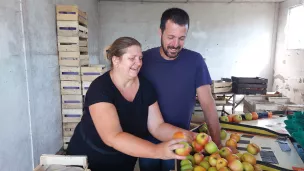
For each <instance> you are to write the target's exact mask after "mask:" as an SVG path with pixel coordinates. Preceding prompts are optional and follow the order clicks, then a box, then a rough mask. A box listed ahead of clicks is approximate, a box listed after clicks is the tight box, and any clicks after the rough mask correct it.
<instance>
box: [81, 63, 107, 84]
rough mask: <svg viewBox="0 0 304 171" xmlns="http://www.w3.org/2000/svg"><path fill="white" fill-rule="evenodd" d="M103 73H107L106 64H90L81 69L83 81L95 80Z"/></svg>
mask: <svg viewBox="0 0 304 171" xmlns="http://www.w3.org/2000/svg"><path fill="white" fill-rule="evenodd" d="M103 73H105V67H104V66H88V67H81V69H80V75H81V80H82V81H93V80H95V79H96V78H97V77H99V76H100V75H102V74H103Z"/></svg>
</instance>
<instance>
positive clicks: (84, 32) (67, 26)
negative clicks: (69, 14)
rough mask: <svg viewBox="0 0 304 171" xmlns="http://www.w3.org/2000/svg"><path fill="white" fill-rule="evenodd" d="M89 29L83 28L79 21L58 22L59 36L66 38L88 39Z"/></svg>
mask: <svg viewBox="0 0 304 171" xmlns="http://www.w3.org/2000/svg"><path fill="white" fill-rule="evenodd" d="M88 32H89V30H88V28H86V27H84V26H81V25H79V24H78V22H77V21H57V35H58V36H64V37H80V38H85V39H87V38H88Z"/></svg>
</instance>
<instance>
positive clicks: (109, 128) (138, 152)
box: [89, 102, 184, 159]
mask: <svg viewBox="0 0 304 171" xmlns="http://www.w3.org/2000/svg"><path fill="white" fill-rule="evenodd" d="M89 110H90V113H91V116H92V120H93V122H94V125H95V127H96V129H97V132H98V134H99V136H100V137H101V139H102V140H103V142H104V143H105V144H106V145H108V146H110V147H113V148H114V149H116V150H118V151H121V152H122V153H125V154H128V155H130V156H135V157H146V158H160V159H165V158H170V159H172V158H177V159H183V158H184V157H181V156H177V155H175V154H174V153H172V150H174V149H176V148H181V147H183V146H181V145H180V144H177V143H178V142H180V141H182V140H176V141H170V142H167V143H163V144H159V145H155V144H153V143H151V142H149V141H146V140H143V139H141V138H138V137H136V136H134V135H132V134H129V133H126V132H123V130H122V128H121V126H120V123H119V118H118V116H117V112H116V109H115V107H114V105H113V104H110V103H104V102H100V103H96V104H93V105H91V106H90V107H89ZM164 148H167V149H168V150H165V149H164Z"/></svg>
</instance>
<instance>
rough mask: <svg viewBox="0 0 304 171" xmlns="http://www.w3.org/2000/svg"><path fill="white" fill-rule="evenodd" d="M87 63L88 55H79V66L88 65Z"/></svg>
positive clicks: (88, 60)
mask: <svg viewBox="0 0 304 171" xmlns="http://www.w3.org/2000/svg"><path fill="white" fill-rule="evenodd" d="M89 63H90V58H89V55H80V65H81V66H85V65H89Z"/></svg>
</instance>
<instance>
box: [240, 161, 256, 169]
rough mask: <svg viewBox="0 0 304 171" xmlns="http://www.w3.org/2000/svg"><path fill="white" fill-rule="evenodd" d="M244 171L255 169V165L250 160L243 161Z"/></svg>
mask: <svg viewBox="0 0 304 171" xmlns="http://www.w3.org/2000/svg"><path fill="white" fill-rule="evenodd" d="M242 164H243V168H244V171H254V168H253V166H252V165H251V164H250V163H248V162H242Z"/></svg>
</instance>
